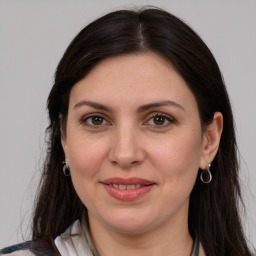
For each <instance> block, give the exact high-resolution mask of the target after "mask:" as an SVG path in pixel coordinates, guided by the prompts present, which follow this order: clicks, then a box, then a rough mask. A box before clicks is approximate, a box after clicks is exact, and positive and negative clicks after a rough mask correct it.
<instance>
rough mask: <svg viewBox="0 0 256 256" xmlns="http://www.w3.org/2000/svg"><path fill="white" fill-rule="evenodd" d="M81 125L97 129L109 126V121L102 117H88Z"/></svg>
mask: <svg viewBox="0 0 256 256" xmlns="http://www.w3.org/2000/svg"><path fill="white" fill-rule="evenodd" d="M81 123H83V124H85V125H87V126H92V127H97V126H99V127H101V126H104V125H108V124H109V123H108V122H107V120H106V119H105V118H104V117H102V116H100V115H90V116H86V117H85V118H83V120H82V122H81Z"/></svg>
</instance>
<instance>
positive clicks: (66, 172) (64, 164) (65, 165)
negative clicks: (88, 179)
mask: <svg viewBox="0 0 256 256" xmlns="http://www.w3.org/2000/svg"><path fill="white" fill-rule="evenodd" d="M62 164H63V173H64V175H65V176H70V168H69V166H68V165H67V162H66V161H64V162H62Z"/></svg>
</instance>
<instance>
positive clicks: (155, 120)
mask: <svg viewBox="0 0 256 256" xmlns="http://www.w3.org/2000/svg"><path fill="white" fill-rule="evenodd" d="M171 123H174V120H173V118H171V117H170V116H168V115H165V114H154V115H153V116H152V117H151V118H150V119H149V120H148V121H147V124H149V125H151V126H160V127H166V126H168V125H169V124H171ZM160 127H159V128H160Z"/></svg>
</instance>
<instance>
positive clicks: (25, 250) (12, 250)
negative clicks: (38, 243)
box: [0, 241, 35, 256]
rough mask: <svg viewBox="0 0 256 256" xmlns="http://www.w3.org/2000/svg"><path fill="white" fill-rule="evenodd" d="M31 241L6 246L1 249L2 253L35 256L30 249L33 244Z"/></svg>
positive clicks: (12, 255) (11, 255)
mask: <svg viewBox="0 0 256 256" xmlns="http://www.w3.org/2000/svg"><path fill="white" fill-rule="evenodd" d="M31 243H32V242H31V241H28V242H25V243H21V244H16V245H12V246H9V247H6V248H3V249H1V250H0V255H6V256H34V255H35V254H33V253H32V252H31V251H30V250H29V247H30V246H31Z"/></svg>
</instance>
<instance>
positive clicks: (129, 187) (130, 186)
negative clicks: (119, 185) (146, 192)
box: [126, 185, 135, 189]
mask: <svg viewBox="0 0 256 256" xmlns="http://www.w3.org/2000/svg"><path fill="white" fill-rule="evenodd" d="M126 189H135V185H127V186H126Z"/></svg>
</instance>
